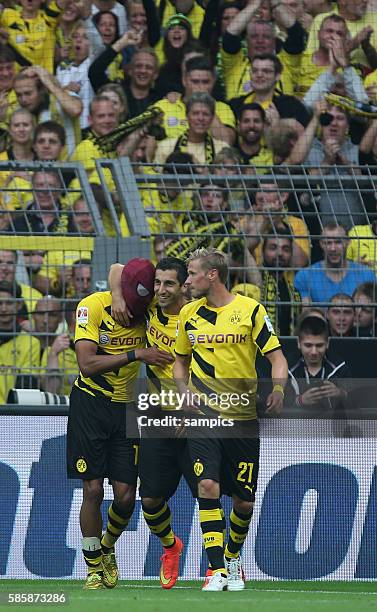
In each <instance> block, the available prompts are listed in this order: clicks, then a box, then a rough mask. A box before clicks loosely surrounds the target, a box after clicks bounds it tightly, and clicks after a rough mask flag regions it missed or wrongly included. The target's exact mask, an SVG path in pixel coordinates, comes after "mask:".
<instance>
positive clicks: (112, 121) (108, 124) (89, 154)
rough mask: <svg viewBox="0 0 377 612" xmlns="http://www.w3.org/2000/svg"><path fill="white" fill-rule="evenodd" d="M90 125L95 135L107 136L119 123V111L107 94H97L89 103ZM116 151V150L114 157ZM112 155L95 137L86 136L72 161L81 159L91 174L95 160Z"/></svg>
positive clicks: (94, 166)
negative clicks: (95, 140)
mask: <svg viewBox="0 0 377 612" xmlns="http://www.w3.org/2000/svg"><path fill="white" fill-rule="evenodd" d="M89 125H90V130H91V132H92V135H93V136H94V137H98V136H107V135H108V134H110V132H112V131H113V130H115V128H116V127H118V125H119V112H118V111H117V110H116V109H115V107H114V105H113V103H112V102H111V100H109V99H108V98H106V97H105V96H95V97H94V98H93V100H92V101H91V103H90V105H89ZM115 155H116V151H114V155H113V156H114V157H115ZM102 157H110V155H109V154H104V153H103V152H102V151H101V149H100V147H99V146H98V145H96V143H95V142H94V141H93V138H85V139H84V140H82V141H81V142H80V144H79V145H78V146H77V147H76V149H75V150H74V151H73V153H72V155H71V161H79V162H81V163H82V165H83V166H84V168H85V170H86V171H87V173H88V174H89V175H90V174H91V173H92V172H93V171H94V170H95V169H96V164H95V160H96V159H100V158H102Z"/></svg>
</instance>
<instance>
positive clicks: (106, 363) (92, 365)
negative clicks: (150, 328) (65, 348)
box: [75, 340, 174, 378]
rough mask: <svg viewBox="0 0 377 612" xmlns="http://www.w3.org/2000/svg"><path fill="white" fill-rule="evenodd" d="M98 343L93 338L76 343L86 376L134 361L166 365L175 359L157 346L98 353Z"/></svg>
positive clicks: (77, 353) (108, 370)
mask: <svg viewBox="0 0 377 612" xmlns="http://www.w3.org/2000/svg"><path fill="white" fill-rule="evenodd" d="M97 348H98V347H97V344H96V343H95V342H92V341H91V340H78V341H77V342H76V345H75V349H76V357H77V362H78V364H79V368H80V372H81V373H82V374H83V376H85V377H89V378H90V377H91V376H95V375H96V374H103V373H105V372H111V371H112V370H115V369H118V368H121V367H123V366H125V365H127V364H128V363H132V362H133V361H143V362H144V363H147V364H148V365H157V366H160V367H164V366H166V365H167V364H169V363H171V362H172V361H173V359H174V358H173V357H172V355H170V353H167V352H165V351H161V350H160V349H159V348H157V347H156V346H152V347H151V348H146V349H143V348H142V349H135V350H134V351H128V352H127V353H121V354H120V355H97Z"/></svg>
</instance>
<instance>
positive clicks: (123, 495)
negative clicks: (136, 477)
mask: <svg viewBox="0 0 377 612" xmlns="http://www.w3.org/2000/svg"><path fill="white" fill-rule="evenodd" d="M113 489H114V503H115V504H116V506H117V507H118V508H120V509H121V510H123V511H124V512H129V511H130V510H132V509H133V507H134V506H135V496H136V489H135V487H133V486H131V485H123V486H121V487H117V488H114V487H113Z"/></svg>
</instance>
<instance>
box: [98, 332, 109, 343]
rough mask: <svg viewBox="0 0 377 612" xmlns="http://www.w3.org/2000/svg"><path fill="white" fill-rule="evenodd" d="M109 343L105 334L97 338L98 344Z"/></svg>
mask: <svg viewBox="0 0 377 612" xmlns="http://www.w3.org/2000/svg"><path fill="white" fill-rule="evenodd" d="M109 342H110V338H109V336H108V335H107V334H101V335H100V337H99V343H100V344H108V343H109Z"/></svg>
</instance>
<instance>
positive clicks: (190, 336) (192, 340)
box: [187, 332, 196, 346]
mask: <svg viewBox="0 0 377 612" xmlns="http://www.w3.org/2000/svg"><path fill="white" fill-rule="evenodd" d="M187 337H188V339H189V340H190V342H191V345H192V346H194V344H195V340H196V338H195V335H194V334H191V333H190V332H189V333H188V334H187Z"/></svg>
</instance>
